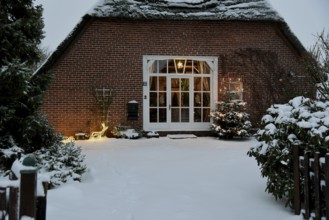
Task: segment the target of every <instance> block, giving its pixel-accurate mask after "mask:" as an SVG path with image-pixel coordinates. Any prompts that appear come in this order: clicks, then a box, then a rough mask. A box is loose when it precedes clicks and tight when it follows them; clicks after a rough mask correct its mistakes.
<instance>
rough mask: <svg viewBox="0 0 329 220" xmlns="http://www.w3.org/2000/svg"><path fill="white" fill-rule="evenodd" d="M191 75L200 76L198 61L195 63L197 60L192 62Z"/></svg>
mask: <svg viewBox="0 0 329 220" xmlns="http://www.w3.org/2000/svg"><path fill="white" fill-rule="evenodd" d="M193 73H194V74H200V73H201V64H200V61H197V60H194V61H193Z"/></svg>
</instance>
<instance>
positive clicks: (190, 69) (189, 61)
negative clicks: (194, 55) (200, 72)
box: [185, 60, 193, 74]
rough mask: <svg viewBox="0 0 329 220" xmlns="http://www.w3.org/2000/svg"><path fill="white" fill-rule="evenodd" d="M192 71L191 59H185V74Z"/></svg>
mask: <svg viewBox="0 0 329 220" xmlns="http://www.w3.org/2000/svg"><path fill="white" fill-rule="evenodd" d="M192 72H193V60H187V61H186V65H185V74H191V73H192Z"/></svg>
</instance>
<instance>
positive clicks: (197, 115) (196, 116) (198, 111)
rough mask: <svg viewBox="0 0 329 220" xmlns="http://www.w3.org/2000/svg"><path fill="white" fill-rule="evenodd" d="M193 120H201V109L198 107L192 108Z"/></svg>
mask: <svg viewBox="0 0 329 220" xmlns="http://www.w3.org/2000/svg"><path fill="white" fill-rule="evenodd" d="M194 122H201V109H200V108H195V109H194Z"/></svg>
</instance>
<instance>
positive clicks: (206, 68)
mask: <svg viewBox="0 0 329 220" xmlns="http://www.w3.org/2000/svg"><path fill="white" fill-rule="evenodd" d="M203 74H210V67H209V65H208V64H207V62H205V61H204V62H203Z"/></svg>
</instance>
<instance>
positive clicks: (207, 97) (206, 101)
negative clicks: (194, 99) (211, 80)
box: [203, 92, 210, 107]
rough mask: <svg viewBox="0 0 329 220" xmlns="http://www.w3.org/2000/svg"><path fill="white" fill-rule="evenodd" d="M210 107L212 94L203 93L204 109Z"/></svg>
mask: <svg viewBox="0 0 329 220" xmlns="http://www.w3.org/2000/svg"><path fill="white" fill-rule="evenodd" d="M209 106H210V93H209V92H204V93H203V107H209Z"/></svg>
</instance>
